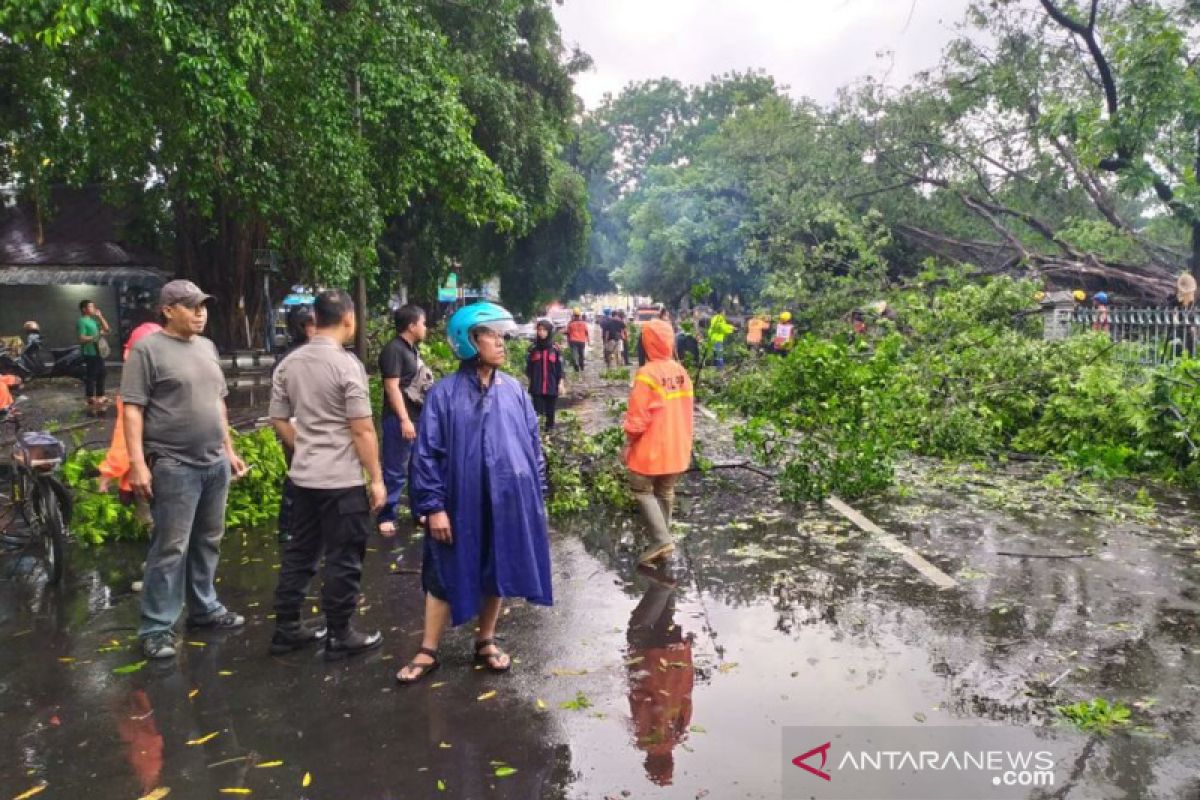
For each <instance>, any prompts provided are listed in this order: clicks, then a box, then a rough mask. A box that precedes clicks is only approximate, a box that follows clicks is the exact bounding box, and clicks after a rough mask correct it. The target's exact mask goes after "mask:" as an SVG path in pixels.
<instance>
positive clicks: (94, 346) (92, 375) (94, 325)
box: [75, 300, 109, 409]
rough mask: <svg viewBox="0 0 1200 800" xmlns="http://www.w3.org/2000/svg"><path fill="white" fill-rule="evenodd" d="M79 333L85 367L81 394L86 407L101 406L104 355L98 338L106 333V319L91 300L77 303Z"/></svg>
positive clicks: (80, 348) (102, 398)
mask: <svg viewBox="0 0 1200 800" xmlns="http://www.w3.org/2000/svg"><path fill="white" fill-rule="evenodd" d="M75 330H76V333H78V334H79V350H80V353H81V354H82V355H83V363H84V365H85V368H86V372H85V373H84V378H83V394H84V397H86V398H87V404H88V408H93V409H94V408H101V407H103V406H104V403H105V401H106V400H107V398H106V397H105V396H104V371H105V368H104V356H103V354H102V353H101V351H100V339H101V338H102V337H104V336H107V335H108V332H109V327H108V321H107V320H105V319H104V315H103V314H101V313H100V309H98V308H96V304H95V303H93V302H92V301H91V300H84V301H83V302H81V303H80V304H79V322H78V323H77V324H76V326H75Z"/></svg>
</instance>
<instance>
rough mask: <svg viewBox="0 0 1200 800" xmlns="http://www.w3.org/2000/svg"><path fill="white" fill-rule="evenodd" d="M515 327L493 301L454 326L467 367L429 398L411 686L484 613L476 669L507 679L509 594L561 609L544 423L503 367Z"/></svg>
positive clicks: (417, 458) (415, 464)
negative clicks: (447, 635) (419, 617)
mask: <svg viewBox="0 0 1200 800" xmlns="http://www.w3.org/2000/svg"><path fill="white" fill-rule="evenodd" d="M514 327H515V325H514V323H513V318H512V315H511V314H509V313H508V312H507V311H505V310H504V309H503V308H501V307H500V306H497V305H494V304H492V303H476V304H475V305H470V306H466V307H464V308H460V309H459V310H458V311H456V312H455V313H454V315H453V316H452V317H451V318H450V323H449V326H448V328H447V335H448V337H449V339H450V346H451V348H452V349H453V350H454V354H455V355H456V356H458V358H459V359H460V360H461V362H462V365H461V367H460V368H459V370H458V372H456V373H455V374H453V375H451V376H449V377H447V378H444V379H443V380H441V381H439V382H438V383H437V384H436V385H435V386H434V387H433V388H432V389H431V390H430V391H429V395H428V397H427V398H426V400H425V409H424V411H423V412H422V416H421V427H420V430H419V432H418V435H417V444H416V449H415V450H414V452H413V456H412V466H411V468H410V473H409V495H410V497H411V499H412V508H413V513H414V514H415V515H416V516H417V517H418V518H423V519H424V520H425V528H426V535H425V550H424V561H423V564H422V569H421V584H422V588H424V590H425V632H424V636H423V638H422V641H421V648H420V650H418V652H417V655H416V656H415V657H414V658H413V660H412V661H411V662H410V663H409V664H408V665H406V666H405V667H404V668H403V669H401V670H400V671H399V672H398V673H396V680H398V681H399V682H400V683H402V684H409V683H416V682H417V681H420V680H422V679H423V678H425V677H426V676H428V675H429V674H430V673H431V672H433V671H434V670H435V669H437V668H438V666H439V665H440V662H439V661H438V657H437V649H438V643H439V641H440V640H441V636H442V631H443V630H444V629H445V627H446V623H447V622H449V623H451V624H453V625H461V624H462V623H464V622H467V621H468V620H470V619H472V618H474V617H476V616H478V618H479V622H478V628H477V631H476V635H475V661H476V662H477V663H479V664H481V665H482V666H484V667H485V668H487V669H488V670H490V671H492V672H507V671H508V669H509V667H510V666H511V663H512V662H511V660H510V658H509V656H508V654H507V653H505V652H504V651H502V650H501V649H500V648H499V647H498V646H497V645H496V640H495V636H496V620H497V618H498V617H499V616H500V604H501V598H504V597H523V598H525V599H526V600H528V601H530V602H532V603H537V604H539V605H545V606H548V605H550V604H551V602H552V596H551V590H550V541H549V532H548V529H547V524H546V506H545V500H544V494H545V488H544V487H545V480H546V460H545V457H544V455H543V454H542V446H541V440H540V439H539V438H538V424H537V416H536V415H535V414H534V410H533V404H532V403H531V402H530V400H529V396H528V395H527V394H526V393H525V390H524V388H523V387H522V386H521V384H520V383H518V382H517V380H516V379H515V378H513V377H511V376H509V375H505V374H503V373H502V372H500V371H499V369H498V367H500V366H501V365H502V364H503V363H504V359H505V348H504V333H505V332H506V331H507V330H511V329H512V328H514Z"/></svg>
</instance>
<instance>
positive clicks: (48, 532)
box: [37, 478, 67, 585]
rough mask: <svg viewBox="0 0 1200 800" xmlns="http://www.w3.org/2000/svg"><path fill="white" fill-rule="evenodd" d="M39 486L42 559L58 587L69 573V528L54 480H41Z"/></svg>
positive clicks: (38, 502) (47, 572)
mask: <svg viewBox="0 0 1200 800" xmlns="http://www.w3.org/2000/svg"><path fill="white" fill-rule="evenodd" d="M37 483H38V486H37V504H38V517H39V522H40V523H41V524H40V525H39V526H38V527H39V529H40V530H39V531H38V532H39V533H40V534H41V536H42V558H43V559H45V561H46V574H47V576H48V577H49V579H50V583H52V584H54V585H58V584H59V583H61V582H62V579H63V575H64V574H65V573H66V571H67V526H66V523H65V522H64V521H63V510H62V504H61V502H60V500H59V492H57V491H55V487H54V481H53V479H52V478H41V479H39V480H38V482H37Z"/></svg>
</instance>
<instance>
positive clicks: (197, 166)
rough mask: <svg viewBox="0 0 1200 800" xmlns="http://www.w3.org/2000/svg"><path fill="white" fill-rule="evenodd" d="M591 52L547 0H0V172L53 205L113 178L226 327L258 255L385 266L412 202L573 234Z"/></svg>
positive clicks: (110, 183)
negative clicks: (215, 303)
mask: <svg viewBox="0 0 1200 800" xmlns="http://www.w3.org/2000/svg"><path fill="white" fill-rule="evenodd" d="M582 58H583V57H582V56H579V55H578V54H576V55H575V56H574V57H573V59H574V60H573V61H572V60H568V59H567V58H566V56H565V55H564V53H563V52H562V49H561V45H560V44H559V43H558V39H557V29H556V28H555V27H554V25H553V18H552V17H551V16H550V11H549V7H548V2H547V1H546V0H511V1H510V2H502V3H484V2H464V3H454V4H439V5H438V6H436V7H429V6H426V5H424V4H417V3H412V2H407V1H406V0H390V1H388V2H373V1H372V0H341V1H340V2H337V3H326V2H322V1H321V0H285V2H282V3H279V2H274V0H272V2H265V1H264V0H234V1H233V2H225V1H224V0H222V1H221V2H215V1H210V0H197V1H196V2H188V3H187V4H181V3H177V2H173V0H143V1H141V2H138V1H137V0H38V2H27V0H3V1H2V2H0V81H2V85H3V86H4V87H5V91H4V96H5V99H4V102H5V106H6V110H7V111H10V112H11V113H7V114H5V116H4V120H5V122H4V129H3V131H0V136H3V138H4V140H5V143H6V144H7V145H8V146H7V147H5V148H4V150H3V152H0V168H2V169H3V172H4V174H5V175H6V177H7V178H9V179H10V181H11V182H13V183H14V184H15V185H16V186H17V187H18V188H19V190H20V191H21V192H22V193H23V194H25V195H27V196H32V197H34V198H36V199H39V200H41V201H42V202H43V203H44V202H45V201H46V200H47V199H48V197H49V188H50V187H51V186H52V185H53V184H55V183H59V182H68V183H75V184H84V183H100V184H103V185H104V186H106V187H109V189H110V193H111V194H113V195H114V196H115V197H116V199H117V200H119V201H121V202H123V203H129V204H134V205H136V206H137V207H139V209H140V210H141V212H142V217H143V218H146V219H151V220H153V222H154V223H155V224H154V225H153V229H152V233H154V234H156V235H157V239H158V243H159V244H160V246H162V247H163V248H164V249H166V250H167V251H168V252H170V253H172V255H173V264H174V267H175V269H176V271H177V272H178V273H180V274H182V275H184V276H187V277H193V278H195V279H196V280H197V281H199V282H201V283H202V284H204V285H205V286H207V287H211V290H212V291H213V292H214V294H216V295H218V297H219V298H224V303H223V304H222V305H221V306H220V315H219V316H218V318H217V319H216V320H214V326H213V328H214V331H215V332H217V333H218V335H220V334H221V333H222V332H224V333H225V334H226V336H227V335H228V332H229V331H232V330H240V329H241V327H242V325H241V324H240V322H241V318H242V317H256V316H257V315H260V314H261V313H262V308H261V307H260V301H261V298H260V297H259V294H260V293H259V292H257V291H255V287H256V286H257V285H258V283H259V280H258V278H257V277H256V276H255V273H254V251H255V250H258V249H262V248H271V249H274V250H276V251H278V252H280V253H282V254H283V257H284V260H285V263H286V265H287V273H288V276H289V277H291V278H292V279H303V280H307V281H312V282H317V283H323V284H334V285H336V284H343V283H345V282H346V281H347V280H348V279H349V277H350V276H351V275H352V274H355V273H366V274H368V275H374V274H375V273H376V272H377V270H378V269H379V265H380V258H379V256H380V251H379V250H378V249H377V244H378V243H379V240H380V236H381V234H383V233H384V231H385V230H388V229H389V228H394V227H395V221H396V220H397V219H400V218H403V217H404V215H406V214H409V213H412V210H413V209H414V208H416V207H420V208H421V209H422V210H423V211H424V213H425V214H426V215H427V216H429V217H430V218H434V219H436V220H438V221H439V222H440V223H441V224H442V230H443V235H445V229H446V228H452V229H453V231H454V232H455V234H457V235H459V236H460V238H464V239H465V238H468V237H470V236H472V235H476V236H478V235H481V233H480V232H486V235H487V236H488V237H489V242H490V243H493V244H494V243H495V242H496V241H497V238H499V240H500V241H501V242H502V244H503V247H505V248H507V250H508V251H510V252H514V253H515V250H516V248H515V241H516V239H517V237H519V236H524V235H527V234H529V233H530V232H532V231H533V230H535V229H536V227H537V226H538V224H540V223H542V222H544V221H545V222H547V223H549V224H550V225H551V228H552V229H553V230H561V228H562V226H563V218H562V212H563V208H562V207H560V205H557V203H559V201H560V200H561V201H562V203H563V206H565V207H568V208H569V205H570V203H569V199H570V197H571V193H570V191H568V189H569V186H570V183H571V181H570V177H569V174H568V175H564V173H569V168H568V167H566V165H565V164H564V163H563V161H562V159H561V158H560V152H561V149H562V147H563V143H564V142H565V139H566V136H567V131H568V128H567V125H568V122H567V120H568V119H569V115H570V113H571V112H572V110H573V105H572V100H573V98H572V97H571V93H570V85H571V84H570V74H571V71H572V69H575V68H577V67H578V65H579V64H580V63H583V62H582V61H581V59H582ZM564 198H567V199H564ZM47 211H50V209H47ZM566 213H567V217H568V218H569V219H570V221H571V223H572V224H573V225H574V226H575V227H576V230H571V231H568V232H567V235H568V237H570V236H574V237H575V238H579V237H580V236H582V235H583V234H582V233H581V232H580V231H581V230H586V217H580V216H579V215H571V214H570V213H569V211H568V212H566ZM551 221H554V222H551ZM554 223H557V227H556V226H555V224H554ZM456 255H460V256H461V257H463V258H466V257H468V255H470V253H459V254H456ZM448 266H449V265H448V261H447V260H446V259H441V260H440V261H438V263H437V269H435V270H434V272H437V273H438V274H439V275H440V274H444V272H445V271H447V269H448ZM472 266H474V265H472ZM490 266H491V268H492V269H493V270H495V268H496V267H495V264H491V265H490ZM572 266H574V265H573V264H572V263H571V262H570V261H569V260H568V261H567V262H566V264H565V266H564V271H565V272H566V273H567V276H566V277H567V278H569V272H570V269H571V267H572ZM486 269H487V267H484V266H479V267H478V268H477V271H485V270H486ZM507 269H508V271H509V272H510V273H513V274H515V275H518V276H519V275H520V274H521V269H520V266H519V265H516V264H515V263H514V264H509V265H507ZM542 277H543V279H546V278H545V276H544V275H543V276H542ZM551 277H552V278H554V279H555V280H558V282H560V283H561V282H563V281H564V280H565V279H563V278H559V277H558V276H557V274H556V273H552V274H551ZM432 280H436V276H435V278H434V279H432ZM518 282H519V281H518ZM239 301H240V302H241V303H245V306H244V307H243V306H242V305H240V303H239Z"/></svg>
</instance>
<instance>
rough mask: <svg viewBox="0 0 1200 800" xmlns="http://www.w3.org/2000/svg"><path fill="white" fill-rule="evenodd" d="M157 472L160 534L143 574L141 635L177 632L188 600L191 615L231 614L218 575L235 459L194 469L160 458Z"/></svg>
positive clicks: (155, 512) (153, 509) (155, 510)
mask: <svg viewBox="0 0 1200 800" xmlns="http://www.w3.org/2000/svg"><path fill="white" fill-rule="evenodd" d="M151 473H152V477H153V480H152V482H151V486H150V488H151V490H152V491H153V493H154V494H153V497H152V498H151V499H150V513H151V515H152V516H153V517H154V533H153V538H152V539H151V540H150V552H149V554H148V555H147V556H146V573H145V576H144V578H143V583H144V585H143V586H142V624H141V627H140V628H139V629H138V636H141V637H146V636H151V635H153V634H156V633H163V632H166V631H169V630H171V629H172V628H173V627H174V626H175V622H176V621H177V620H178V619H179V614H180V612H181V611H183V606H184V603H185V601H186V603H187V607H188V616H189V617H190V618H191V619H203V618H205V617H210V616H212V615H214V614H222V613H224V612H225V606H223V605H221V601H219V600H218V599H217V590H216V588H215V587H214V586H213V579H214V578H215V577H216V573H217V561H218V559H219V558H220V555H221V537H222V536H223V535H224V533H225V498H226V496H227V495H228V493H229V462H228V461H226V460H222V461H221V462H220V463H218V464H213V465H212V466H210V467H192V466H189V465H187V464H182V463H180V462H178V461H176V460H174V459H171V458H159V459H158V460H157V461H155V463H154V467H153V469H152V470H151Z"/></svg>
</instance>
